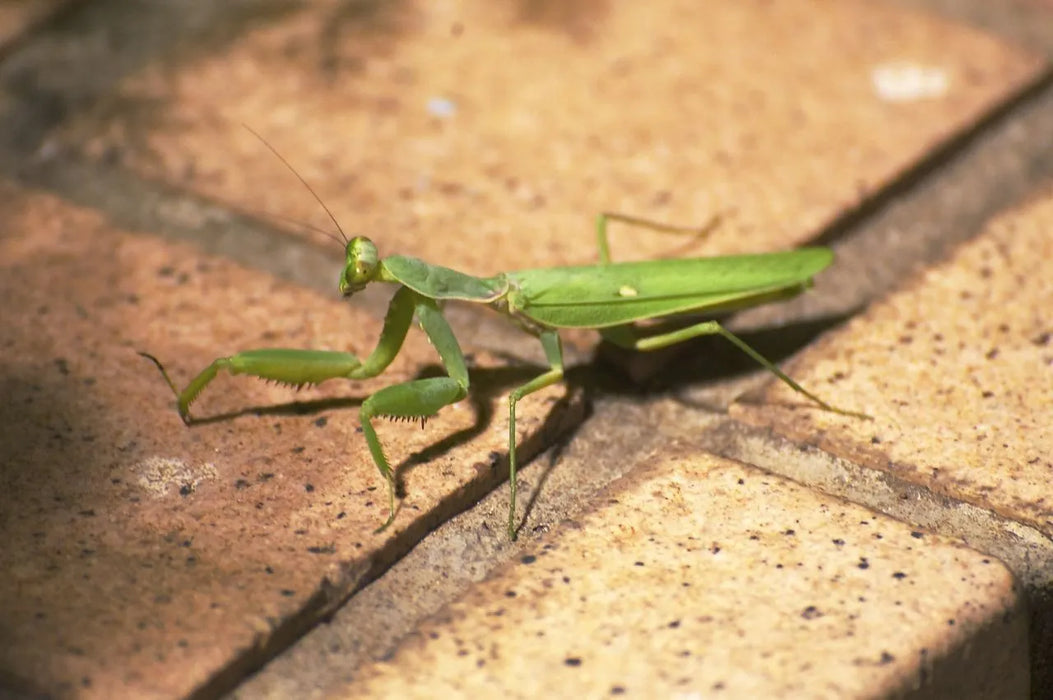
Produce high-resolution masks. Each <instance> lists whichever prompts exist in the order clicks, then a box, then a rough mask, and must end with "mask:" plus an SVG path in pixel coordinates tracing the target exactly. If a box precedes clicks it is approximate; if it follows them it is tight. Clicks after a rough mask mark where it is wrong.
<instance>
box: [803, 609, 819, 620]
mask: <svg viewBox="0 0 1053 700" xmlns="http://www.w3.org/2000/svg"><path fill="white" fill-rule="evenodd" d="M822 616H823V613H822V612H821V611H820V610H819V608H817V607H815V606H814V605H809V606H808V607H807V608H805V609H804V610H802V611H801V617H803V618H804V619H805V620H814V619H815V618H817V617H822Z"/></svg>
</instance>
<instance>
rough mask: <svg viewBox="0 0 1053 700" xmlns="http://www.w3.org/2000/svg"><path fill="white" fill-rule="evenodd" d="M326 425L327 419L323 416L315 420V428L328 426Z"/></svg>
mask: <svg viewBox="0 0 1053 700" xmlns="http://www.w3.org/2000/svg"><path fill="white" fill-rule="evenodd" d="M328 423H329V419H328V418H326V417H325V416H322V417H321V418H319V419H317V420H316V421H315V422H314V424H315V426H317V427H319V428H324V427H325V426H326V425H328Z"/></svg>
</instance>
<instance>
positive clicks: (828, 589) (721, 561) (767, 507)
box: [346, 457, 1028, 698]
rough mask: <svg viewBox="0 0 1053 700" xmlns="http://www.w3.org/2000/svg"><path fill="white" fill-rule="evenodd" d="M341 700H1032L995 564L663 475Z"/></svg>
mask: <svg viewBox="0 0 1053 700" xmlns="http://www.w3.org/2000/svg"><path fill="white" fill-rule="evenodd" d="M608 496H609V500H608V501H607V504H606V505H605V506H603V507H602V508H600V509H598V510H597V511H596V512H595V513H594V514H592V515H590V516H589V517H587V518H585V519H584V520H583V521H582V522H580V523H574V524H568V525H566V526H564V527H563V528H561V529H560V530H558V531H556V532H555V533H553V536H551V537H550V538H548V539H547V540H546V542H545V543H544V544H540V545H539V546H538V548H537V549H536V551H534V552H533V553H530V554H527V555H525V556H523V557H522V559H521V560H520V561H518V562H514V563H512V564H511V565H509V566H508V567H506V568H505V569H504V570H503V571H502V572H500V573H499V574H498V575H496V576H495V577H493V578H491V579H490V580H488V581H486V582H485V583H483V584H481V585H480V586H478V587H477V588H476V589H474V590H473V591H471V593H470V594H469V595H467V596H466V597H465V598H464V599H462V600H460V601H458V602H457V603H455V604H454V605H452V606H450V607H449V608H448V610H447V611H446V612H445V613H444V614H442V615H441V616H440V617H439V618H437V619H435V620H433V621H432V622H431V623H429V624H426V625H425V626H423V627H422V628H421V629H420V630H419V631H418V632H417V633H416V634H415V635H414V637H412V638H411V639H410V640H408V641H407V642H406V643H405V644H404V645H403V646H402V647H401V648H400V649H399V651H398V652H397V653H396V654H395V656H394V657H393V659H392V660H391V661H390V662H385V663H379V664H376V665H375V666H373V667H370V668H367V669H364V670H363V673H362V675H361V676H360V677H359V678H357V679H356V683H355V684H354V685H352V686H350V687H349V688H348V689H347V693H346V697H422V698H423V697H436V696H439V695H449V696H455V697H462V696H475V697H481V696H498V695H499V696H501V697H556V696H559V697H601V696H608V695H627V696H632V697H708V696H719V697H734V698H740V697H741V698H746V697H839V698H852V697H858V698H864V697H879V696H887V695H889V694H891V693H904V692H910V691H918V692H921V693H922V696H923V697H962V698H964V697H992V698H993V697H1000V698H1019V697H1025V696H1026V694H1027V690H1028V677H1027V624H1026V614H1025V612H1024V611H1023V609H1022V607H1021V600H1020V598H1019V597H1018V592H1017V589H1016V587H1015V585H1014V582H1013V577H1012V575H1011V574H1010V573H1009V571H1008V570H1007V569H1006V568H1005V567H1004V566H1002V565H1001V564H1000V563H999V562H998V561H997V560H993V559H991V558H989V557H987V556H985V555H982V554H979V553H977V552H974V551H971V550H968V549H964V548H962V547H960V546H958V545H955V544H953V543H952V542H950V541H948V540H944V539H942V538H940V537H937V536H933V535H929V534H924V533H922V532H919V531H916V530H912V528H911V527H909V526H908V525H906V524H903V523H900V522H897V521H894V520H891V519H889V518H886V517H883V516H879V515H876V514H874V513H873V512H871V511H868V510H866V509H864V508H861V507H859V506H855V505H851V504H847V503H844V502H841V501H839V500H837V499H833V498H830V497H826V496H822V495H819V494H818V493H817V492H815V491H812V490H810V489H807V488H804V487H801V486H799V485H796V484H793V483H792V482H788V481H785V480H783V479H781V478H779V477H775V476H772V475H769V474H766V473H763V472H760V471H758V470H755V469H751V468H747V467H744V466H742V465H739V464H736V463H733V462H729V461H724V460H719V459H715V458H706V457H681V458H665V459H660V460H657V461H656V463H654V464H652V465H650V466H648V467H647V468H644V469H642V470H640V471H638V472H636V473H635V474H633V475H632V476H630V477H627V478H625V479H623V480H622V481H621V482H616V483H615V484H614V485H612V489H611V490H610V492H609V494H608Z"/></svg>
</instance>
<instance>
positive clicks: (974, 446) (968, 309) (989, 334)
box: [733, 189, 1053, 537]
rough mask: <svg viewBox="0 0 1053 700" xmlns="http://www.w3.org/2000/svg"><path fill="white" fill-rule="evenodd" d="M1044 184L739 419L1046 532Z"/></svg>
mask: <svg viewBox="0 0 1053 700" xmlns="http://www.w3.org/2000/svg"><path fill="white" fill-rule="evenodd" d="M1051 231H1053V190H1048V189H1047V190H1046V191H1045V192H1044V193H1040V194H1036V196H1035V197H1034V199H1033V200H1032V201H1030V202H1029V203H1026V204H1023V205H1021V206H1020V207H1019V208H1018V209H1017V210H1015V211H1011V212H1007V213H1006V214H1004V215H1003V216H1001V217H999V218H998V219H997V220H994V221H992V222H991V223H990V225H989V226H988V228H987V230H986V231H985V232H984V234H983V235H982V236H980V237H979V238H978V239H976V240H975V241H973V242H971V243H969V244H967V245H965V246H963V247H962V248H961V249H960V250H959V251H958V252H957V253H956V254H955V255H954V256H953V258H952V259H950V260H948V261H947V262H946V263H945V264H943V265H941V266H938V267H935V268H932V269H930V270H928V271H926V272H925V273H924V274H923V275H921V276H920V277H918V278H917V279H915V280H914V281H913V282H912V283H910V284H909V285H907V287H906V288H905V289H903V290H902V291H901V292H899V293H897V294H895V295H893V296H892V297H890V298H889V299H887V300H885V301H883V302H881V303H879V304H876V305H875V306H874V307H873V308H872V309H870V310H869V311H868V312H867V313H866V314H864V315H863V316H860V317H859V318H857V319H855V320H853V321H852V322H851V323H850V324H849V325H848V326H847V327H846V328H845V329H844V330H843V331H840V332H838V333H836V334H833V335H831V336H829V337H827V338H825V339H824V340H823V342H821V343H819V344H817V345H816V346H815V347H814V348H812V349H811V350H809V352H808V353H806V354H805V355H804V356H803V357H802V358H801V360H800V362H798V363H795V364H794V365H793V366H792V368H791V372H792V373H793V375H794V377H795V378H796V379H798V380H799V381H800V382H801V383H802V384H804V385H805V386H808V387H811V388H812V389H813V390H815V391H816V392H818V393H819V394H820V395H822V396H824V397H826V398H827V400H829V401H830V402H832V403H835V404H837V405H839V406H843V407H846V408H850V409H854V410H860V411H865V412H866V413H868V414H870V415H872V416H873V418H874V419H873V420H870V421H860V420H854V419H851V418H845V417H841V416H837V415H834V414H830V413H827V412H822V411H813V410H804V411H801V410H798V411H777V410H771V408H772V407H771V404H779V403H800V402H799V401H798V400H797V399H795V398H794V397H793V396H792V392H790V391H788V390H784V389H785V387H779V386H772V387H771V389H770V390H769V391H768V392H767V394H766V395H765V396H764V397H763V398H762V399H761V400H760V404H764V407H762V406H761V405H760V404H758V405H757V406H752V405H739V406H737V407H735V409H733V414H734V415H737V416H738V417H740V418H741V419H742V420H748V421H750V422H754V423H756V424H759V425H770V426H772V427H773V429H774V430H775V431H776V432H777V433H779V434H782V435H786V436H788V437H790V438H792V439H794V440H797V441H800V440H803V441H806V442H808V443H810V444H814V445H817V446H819V447H821V448H822V449H824V450H827V451H829V452H832V453H834V454H835V455H838V456H841V457H844V458H846V459H848V460H850V461H852V462H856V463H859V464H863V465H866V466H868V467H870V468H872V469H877V470H880V471H882V472H888V473H889V474H891V475H894V476H896V477H898V478H901V479H904V480H906V481H908V482H910V483H913V484H917V485H919V486H923V487H924V488H925V489H926V490H928V491H930V492H932V493H935V494H939V495H941V496H945V497H947V498H951V499H953V500H955V501H962V502H965V503H969V504H973V505H978V506H981V507H983V508H985V509H990V510H992V511H994V512H996V513H998V514H999V515H1001V516H1003V517H1005V518H1007V519H1009V520H1012V521H1016V522H1019V523H1021V524H1024V525H1027V526H1029V527H1032V528H1035V529H1037V530H1039V531H1040V532H1042V533H1045V536H1046V537H1050V536H1053V461H1051V457H1050V455H1051V454H1053V429H1051V428H1050V422H1051V419H1053V313H1051V309H1053V235H1051V234H1050V232H1051Z"/></svg>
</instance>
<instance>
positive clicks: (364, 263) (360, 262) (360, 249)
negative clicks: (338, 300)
mask: <svg viewBox="0 0 1053 700" xmlns="http://www.w3.org/2000/svg"><path fill="white" fill-rule="evenodd" d="M379 261H380V256H379V255H378V254H377V247H376V245H374V243H373V241H371V240H369V239H368V238H366V237H365V236H355V237H354V238H352V239H351V240H350V241H348V242H347V262H346V263H344V271H343V272H342V273H340V293H341V294H343V295H344V296H345V297H349V296H351V295H352V294H354V293H355V292H360V291H362V290H363V289H365V286H366V285H367V284H369V283H370V282H372V281H373V280H375V279H376V277H377V272H378V270H379Z"/></svg>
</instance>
